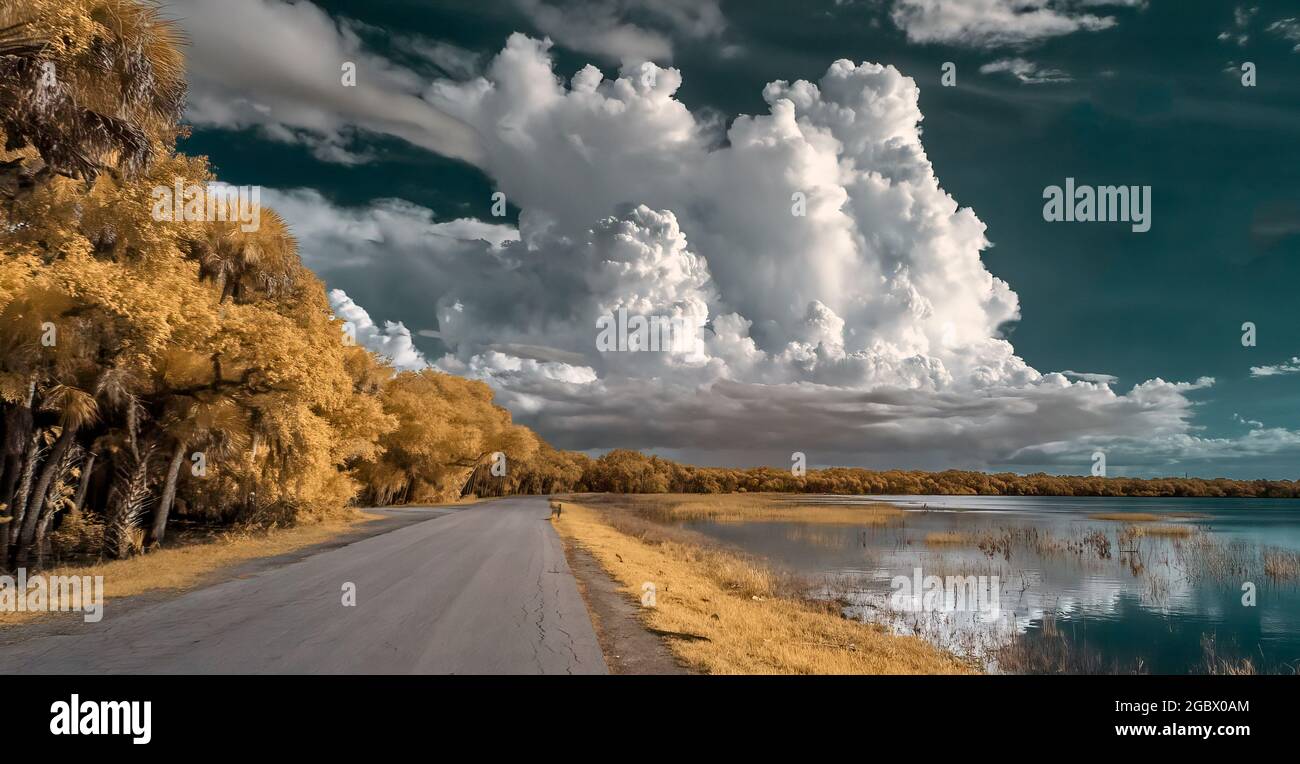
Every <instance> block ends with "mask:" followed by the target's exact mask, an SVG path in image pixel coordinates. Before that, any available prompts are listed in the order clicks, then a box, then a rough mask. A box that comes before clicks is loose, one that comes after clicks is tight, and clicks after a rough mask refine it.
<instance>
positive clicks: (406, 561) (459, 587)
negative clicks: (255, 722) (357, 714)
mask: <svg viewBox="0 0 1300 764" xmlns="http://www.w3.org/2000/svg"><path fill="white" fill-rule="evenodd" d="M549 514H550V510H549V509H548V507H547V504H546V500H545V499H543V498H537V497H527V498H515V499H503V500H499V501H493V502H487V503H484V504H480V505H476V506H471V507H467V508H464V509H459V510H456V511H453V512H430V515H431V519H429V520H424V521H421V522H416V523H414V524H411V525H406V526H404V527H402V528H400V529H398V530H394V531H391V532H388V533H384V534H383V535H378V536H373V537H370V538H366V539H363V540H361V541H358V542H356V543H353V544H350V545H348V546H344V547H341V548H337V549H332V550H330V551H326V552H322V553H320V554H316V555H313V556H310V557H307V558H306V559H304V560H301V561H299V562H295V563H293V564H289V565H284V566H281V567H277V568H272V569H270V570H264V571H262V572H260V573H258V574H256V575H253V576H251V577H249V578H246V579H235V580H231V581H227V582H225V583H222V584H219V585H216V586H212V587H209V588H206V589H201V590H198V591H195V592H191V593H188V594H185V595H183V596H181V597H178V598H175V599H172V600H169V601H165V602H160V603H156V604H152V605H148V606H145V607H141V608H137V609H128V610H127V611H126V612H123V613H121V614H120V615H118V616H117V617H114V613H113V610H114V603H113V602H112V601H109V602H107V603H105V610H104V619H103V620H102V621H101V622H99V623H98V624H86V623H82V622H81V621H80V620H78V621H76V623H75V625H68V626H63V625H60V631H62V632H64V633H62V634H53V635H51V634H45V635H40V636H35V637H31V638H28V639H21V640H20V641H17V642H10V643H7V644H6V643H5V638H4V636H3V633H0V676H2V675H5V674H13V673H116V674H135V673H172V674H193V673H200V674H242V673H282V674H340V673H356V674H359V673H365V674H406V673H434V674H447V673H455V674H565V673H572V674H580V673H582V674H603V673H606V666H605V661H604V658H603V656H602V655H601V651H600V646H599V645H598V644H597V642H596V635H595V632H594V630H593V629H592V625H591V620H590V618H589V617H588V615H587V609H586V606H585V605H584V604H583V601H582V597H581V596H580V595H579V594H578V589H577V585H576V583H575V582H574V579H573V575H572V573H570V571H569V567H568V563H567V562H566V561H565V559H564V552H563V548H562V547H561V542H560V539H559V537H558V536H557V535H556V534H555V531H554V529H553V528H552V527H551V524H550V523H549V522H548V521H547V518H548V516H549ZM345 582H352V583H354V584H356V603H357V604H356V606H355V607H344V606H343V604H342V597H343V585H344V583H345Z"/></svg>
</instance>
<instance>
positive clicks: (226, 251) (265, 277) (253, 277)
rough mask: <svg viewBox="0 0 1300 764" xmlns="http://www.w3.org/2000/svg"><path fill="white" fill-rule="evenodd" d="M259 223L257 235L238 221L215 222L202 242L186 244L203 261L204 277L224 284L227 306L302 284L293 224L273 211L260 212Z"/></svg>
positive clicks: (200, 263) (221, 284)
mask: <svg viewBox="0 0 1300 764" xmlns="http://www.w3.org/2000/svg"><path fill="white" fill-rule="evenodd" d="M218 203H224V202H223V201H221V200H218ZM228 217H229V216H228ZM259 222H260V225H259V226H258V228H257V230H255V231H244V230H243V229H242V228H241V227H240V224H239V223H237V222H214V223H209V224H208V225H206V226H204V235H203V236H202V237H201V238H195V239H192V240H190V241H188V242H186V244H187V246H188V248H189V254H190V257H191V258H193V259H195V260H198V262H199V278H201V279H204V280H211V281H213V282H215V283H217V284H219V285H220V286H221V301H222V302H226V301H227V300H234V301H236V302H240V301H242V300H244V299H247V298H249V297H251V296H252V293H260V294H264V295H266V296H269V297H277V296H280V295H282V294H284V293H286V292H287V291H288V290H289V289H291V288H292V287H293V285H294V284H295V283H297V281H298V280H299V279H298V274H299V273H300V271H301V269H302V263H301V261H300V260H299V259H298V241H297V239H295V238H294V236H293V233H292V232H291V231H290V230H289V224H288V223H286V222H285V221H284V218H282V217H280V215H279V214H277V213H276V212H275V211H274V210H271V209H267V208H262V209H261V210H260V211H259Z"/></svg>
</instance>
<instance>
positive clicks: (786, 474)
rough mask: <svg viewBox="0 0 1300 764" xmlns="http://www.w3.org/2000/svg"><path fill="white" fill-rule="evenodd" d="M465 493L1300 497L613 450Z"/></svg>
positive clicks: (1181, 481) (1285, 485)
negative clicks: (717, 462)
mask: <svg viewBox="0 0 1300 764" xmlns="http://www.w3.org/2000/svg"><path fill="white" fill-rule="evenodd" d="M465 491H466V493H475V494H477V495H479V496H501V495H507V494H513V493H567V492H575V493H578V492H587V491H591V492H609V493H736V492H772V493H825V494H842V495H850V494H855V495H856V494H951V495H968V496H974V495H981V496H1204V497H1243V498H1273V499H1290V498H1297V497H1300V481H1294V480H1228V479H1225V478H1215V479H1213V480H1206V479H1202V478H1153V479H1146V480H1144V479H1139V478H1125V477H1113V478H1100V477H1078V476H1072V475H1048V474H1044V473H1041V472H1040V473H1034V474H1032V475H1017V474H1015V473H1011V472H1000V473H995V474H990V473H986V472H970V471H965V470H945V471H943V472H920V471H913V470H886V471H883V472H879V471H875V470H866V469H858V468H846V467H837V468H832V469H822V470H809V471H808V473H807V475H805V476H802V477H796V476H795V475H793V474H791V472H790V470H781V469H775V468H772V467H754V468H751V469H731V468H722V467H694V466H691V465H689V464H678V463H677V462H673V461H670V460H668V459H661V458H659V457H657V456H646V455H644V454H641V453H639V452H636V451H629V450H625V449H619V450H616V451H611V452H609V453H608V454H605V455H604V456H602V457H600V458H598V459H592V458H590V457H588V456H586V455H584V454H577V453H572V452H563V451H555V450H553V449H550V448H546V447H543V448H542V449H541V450H539V451H538V452H537V454H536V455H535V456H534V457H533V458H532V459H531V460H529V461H526V462H524V463H521V464H516V465H514V467H513V468H512V469H511V470H508V471H507V474H506V476H505V477H504V478H502V477H495V476H493V475H491V473H490V471H489V470H488V469H487V467H480V468H479V469H477V470H476V471H475V473H474V474H473V476H472V477H471V479H470V481H469V483H468V484H467V485H466V487H465Z"/></svg>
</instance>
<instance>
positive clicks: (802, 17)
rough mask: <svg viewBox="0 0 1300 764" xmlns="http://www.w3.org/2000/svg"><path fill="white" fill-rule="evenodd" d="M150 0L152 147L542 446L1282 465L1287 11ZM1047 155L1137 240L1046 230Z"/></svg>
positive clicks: (1090, 225)
mask: <svg viewBox="0 0 1300 764" xmlns="http://www.w3.org/2000/svg"><path fill="white" fill-rule="evenodd" d="M164 5H165V8H166V11H167V14H168V15H170V16H171V17H173V18H175V19H177V20H178V23H180V24H181V26H182V27H183V28H184V30H185V32H186V35H187V37H188V39H189V48H188V58H189V79H190V100H189V107H188V111H187V121H188V122H189V124H190V125H191V126H192V130H193V132H192V135H191V136H190V137H189V138H188V139H186V140H185V141H183V142H182V144H181V149H182V150H184V151H186V152H188V153H193V154H205V155H207V156H209V157H210V159H211V161H212V163H213V166H214V167H215V169H216V171H217V173H218V175H219V177H220V178H221V180H222V181H225V182H229V183H234V184H241V185H243V184H255V185H260V186H262V187H263V201H264V202H265V203H267V204H269V205H270V206H272V207H274V208H276V209H277V210H278V211H280V212H281V213H282V214H283V215H284V216H285V217H286V219H287V220H288V221H289V223H290V224H291V225H292V227H293V229H294V232H295V234H296V235H297V236H298V238H299V241H300V245H301V250H302V254H303V257H304V260H305V262H306V263H307V265H308V266H309V267H311V268H312V269H313V270H314V271H315V272H316V273H317V274H318V275H319V276H320V277H321V278H322V279H323V280H324V281H325V282H326V284H327V287H328V288H329V289H330V290H331V292H330V296H331V302H332V304H333V307H334V310H335V312H336V314H337V315H338V316H339V317H340V318H343V319H344V320H346V321H348V322H349V323H350V325H351V326H352V327H353V328H354V330H355V332H356V334H357V337H358V340H359V341H361V342H362V343H364V344H365V345H367V346H368V347H370V348H372V349H374V350H375V351H376V352H379V353H381V354H383V355H385V356H387V357H388V358H390V359H391V360H392V362H393V363H394V364H395V365H396V366H398V367H399V368H403V369H418V368H423V367H426V366H429V367H434V368H437V369H441V370H443V371H446V372H449V373H454V374H461V375H464V376H469V377H473V378H477V379H482V380H484V381H486V382H487V383H489V384H490V385H492V387H493V388H494V389H495V390H496V393H497V399H498V401H499V402H500V403H502V404H503V405H505V406H507V407H508V408H509V409H510V410H511V412H512V413H513V415H514V417H515V419H516V421H519V422H521V423H524V424H527V425H529V426H531V427H534V428H535V429H536V430H537V431H538V432H539V433H540V434H541V435H542V436H543V437H545V438H546V439H547V440H548V441H550V442H551V443H552V444H554V445H556V446H558V447H562V448H570V449H576V450H582V451H586V452H589V453H592V454H597V453H601V452H603V451H605V450H608V449H611V448H619V447H626V448H637V449H641V450H643V451H646V452H652V453H657V454H661V455H664V456H668V457H672V458H677V459H682V460H685V461H690V462H694V463H698V464H710V465H724V466H754V465H760V464H767V465H773V466H789V465H790V464H791V459H792V454H793V453H795V452H800V453H803V454H806V456H807V461H808V464H809V465H810V466H828V465H843V466H864V467H871V468H877V469H890V468H921V469H943V468H963V469H985V470H1011V471H1016V472H1033V471H1039V470H1042V471H1047V472H1054V473H1066V474H1087V473H1088V472H1089V471H1090V470H1091V469H1092V468H1093V467H1094V465H1095V464H1097V461H1098V460H1097V458H1096V454H1098V453H1103V454H1105V463H1106V469H1107V474H1109V475H1133V476H1153V475H1183V474H1190V475H1193V476H1203V477H1218V476H1226V477H1238V478H1287V479H1296V478H1297V477H1300V475H1297V472H1300V470H1297V467H1296V465H1297V464H1298V463H1300V461H1298V460H1297V457H1300V406H1298V405H1297V404H1298V403H1300V322H1297V316H1298V315H1300V313H1298V311H1297V309H1296V301H1295V297H1294V295H1295V291H1296V286H1297V283H1300V177H1298V175H1300V163H1297V162H1296V161H1295V157H1296V156H1297V154H1296V149H1295V136H1296V135H1297V134H1300V88H1297V84H1298V83H1300V9H1297V8H1296V7H1295V6H1294V4H1293V3H1285V2H1278V3H1266V2H1259V3H1246V4H1239V3H1231V2H1211V1H1209V0H1206V1H1204V2H1200V1H1198V2H1179V1H1178V0H1116V1H1115V2H1104V1H1103V0H857V1H853V0H825V1H820V0H813V1H811V2H800V3H788V2H777V1H775V0H747V1H746V2H726V1H725V0H653V1H652V0H495V1H492V2H484V1H483V0H367V1H366V2H339V1H334V2H327V1H326V0H318V1H317V2H308V1H307V0H296V1H289V0H223V2H221V3H215V2H210V0H168V2H166V3H165V4H164ZM1288 6H1289V7H1288ZM353 73H354V75H355V76H354V77H353V76H352V75H353ZM1067 178H1071V179H1073V181H1071V182H1072V183H1073V184H1074V185H1076V186H1087V187H1089V188H1093V187H1103V186H1128V187H1133V188H1134V189H1135V192H1134V196H1135V197H1138V198H1140V197H1141V196H1142V194H1141V193H1140V192H1141V191H1142V190H1143V189H1149V194H1150V204H1149V207H1148V208H1146V209H1145V210H1140V211H1135V212H1142V213H1143V214H1149V222H1150V229H1149V230H1146V231H1137V230H1134V228H1135V227H1140V226H1134V225H1131V224H1130V222H1120V221H1091V222H1067V221H1054V220H1048V219H1046V218H1045V215H1044V205H1045V200H1044V195H1045V193H1047V190H1048V189H1050V188H1051V187H1053V186H1058V187H1064V186H1065V184H1066V179H1067ZM620 315H622V316H624V317H627V316H638V317H646V318H649V317H656V318H660V317H661V318H663V319H665V320H668V319H671V320H672V321H674V322H675V323H673V324H672V326H674V327H675V329H676V330H677V331H679V332H680V334H681V335H682V336H685V337H687V338H688V339H689V340H690V341H688V342H683V343H678V344H677V345H675V346H674V347H671V348H668V349H660V350H657V351H646V352H620V351H618V350H617V349H614V350H610V349H609V347H608V346H605V345H602V343H601V342H600V335H601V331H602V327H605V328H608V323H607V322H608V320H611V318H612V320H614V321H615V322H616V325H617V322H618V321H619V320H621V319H618V316H620ZM602 322H606V323H602ZM633 328H635V325H633ZM1248 334H1249V336H1247V335H1248Z"/></svg>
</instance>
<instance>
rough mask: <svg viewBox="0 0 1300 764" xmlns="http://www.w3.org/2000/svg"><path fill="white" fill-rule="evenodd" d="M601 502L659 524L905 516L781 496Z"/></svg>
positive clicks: (877, 507) (878, 521)
mask: <svg viewBox="0 0 1300 764" xmlns="http://www.w3.org/2000/svg"><path fill="white" fill-rule="evenodd" d="M598 501H600V502H601V504H602V505H607V506H608V505H612V504H613V503H618V504H619V505H621V506H624V507H626V508H628V509H631V510H633V511H634V512H636V513H637V514H640V515H643V516H647V517H652V518H653V519H656V520H658V521H660V522H683V521H690V520H713V521H715V522H801V523H823V524H827V525H884V524H887V523H890V522H896V521H899V520H901V519H902V518H903V516H904V515H906V512H904V511H903V510H901V509H899V508H898V507H895V506H893V505H892V504H883V503H879V502H874V503H871V504H810V503H807V502H801V501H799V500H798V499H791V498H789V497H787V496H783V495H780V494H718V495H701V494H640V495H627V496H620V497H618V499H617V502H610V501H608V500H606V499H604V497H602V498H601V499H599V500H598Z"/></svg>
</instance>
